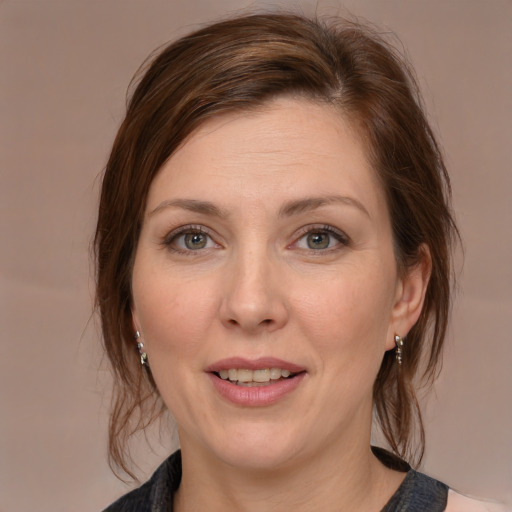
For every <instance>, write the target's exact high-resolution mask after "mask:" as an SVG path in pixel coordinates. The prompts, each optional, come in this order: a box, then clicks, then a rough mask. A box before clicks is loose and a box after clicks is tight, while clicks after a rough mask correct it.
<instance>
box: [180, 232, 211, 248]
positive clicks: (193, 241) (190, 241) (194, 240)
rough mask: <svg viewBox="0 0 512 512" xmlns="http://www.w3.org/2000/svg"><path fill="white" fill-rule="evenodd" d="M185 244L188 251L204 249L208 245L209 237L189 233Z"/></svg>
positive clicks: (185, 237) (184, 238)
mask: <svg viewBox="0 0 512 512" xmlns="http://www.w3.org/2000/svg"><path fill="white" fill-rule="evenodd" d="M183 243H184V244H185V247H186V248H187V249H190V250H192V251H194V250H197V249H204V248H205V247H206V246H207V244H208V235H205V234H204V233H187V234H186V235H184V237H183Z"/></svg>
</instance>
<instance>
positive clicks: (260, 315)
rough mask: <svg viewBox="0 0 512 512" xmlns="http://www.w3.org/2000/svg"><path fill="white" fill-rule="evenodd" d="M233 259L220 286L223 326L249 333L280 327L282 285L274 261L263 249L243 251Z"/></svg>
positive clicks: (284, 317) (284, 316)
mask: <svg viewBox="0 0 512 512" xmlns="http://www.w3.org/2000/svg"><path fill="white" fill-rule="evenodd" d="M235 260H236V261H234V262H232V264H231V265H230V267H229V277H228V278H227V279H226V280H225V282H224V285H223V292H224V293H223V300H222V304H221V309H220V315H221V320H222V323H223V325H224V326H225V327H226V328H229V329H240V330H242V331H245V332H246V333H249V334H257V333H259V332H273V331H276V330H278V329H281V328H282V327H283V326H284V325H285V324H286V322H287V321H288V310H287V307H286V301H285V294H286V286H285V284H284V282H283V281H284V279H283V276H282V273H280V272H279V269H278V268H277V265H276V263H275V262H273V261H272V258H271V257H270V256H269V255H268V254H266V253H265V251H259V252H257V251H247V252H244V253H243V254H239V255H238V256H236V258H235ZM280 274H281V275H280Z"/></svg>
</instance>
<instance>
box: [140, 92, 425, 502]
mask: <svg viewBox="0 0 512 512" xmlns="http://www.w3.org/2000/svg"><path fill="white" fill-rule="evenodd" d="M334 196H336V198H335V199H333V197H334ZM340 197H341V198H343V199H339V198H340ZM311 198H315V199H318V198H323V204H320V203H321V201H317V202H313V203H311V202H310V203H308V205H307V208H304V206H305V205H304V203H301V204H302V207H303V208H299V207H298V206H297V201H304V200H305V199H311ZM325 198H329V199H328V200H325ZM182 200H187V201H188V200H194V201H201V202H206V201H207V202H208V203H209V206H208V208H204V204H203V207H202V208H200V209H198V208H197V203H194V207H193V208H192V209H191V205H192V203H190V202H187V203H183V202H182ZM176 201H181V202H180V203H176ZM293 204H295V208H291V207H290V205H293ZM219 214H220V215H219ZM198 229H200V230H201V233H200V234H199V237H198V238H197V237H196V238H194V232H196V231H197V230H198ZM329 230H331V231H329ZM196 234H197V233H196ZM191 241H192V242H194V241H195V242H197V241H199V243H196V244H195V245H194V243H191ZM318 242H320V243H318ZM187 244H188V245H187ZM311 244H312V245H311ZM324 246H325V247H324ZM428 270H429V269H428V261H427V262H426V263H425V264H424V265H419V266H418V268H416V269H412V270H411V271H410V273H409V274H407V275H406V276H401V277H400V276H399V273H398V270H397V266H396V260H395V255H394V252H393V241H392V232H391V225H390V219H389V213H388V208H387V205H386V202H385V198H384V193H383V191H382V189H381V187H380V185H379V184H378V181H377V179H376V176H375V174H374V171H373V169H371V167H370V165H369V164H368V162H367V159H366V156H365V152H364V148H363V146H362V144H361V142H360V140H359V139H358V137H357V136H356V134H355V133H354V132H353V131H352V130H351V128H350V126H349V124H348V123H347V122H345V120H344V119H343V118H342V117H341V116H340V115H339V113H337V112H336V111H335V110H333V109H332V108H330V107H327V106H324V105H318V104H315V103H312V102H309V101H306V100H304V99H296V98H295V99H294V98H280V99H278V100H274V101H272V102H271V103H269V104H267V105H266V106H265V107H263V108H261V109H259V110H258V111H257V112H250V113H237V114H226V115H223V116H220V117H217V118H214V119H212V120H210V121H208V122H206V123H205V124H204V125H203V126H202V127H200V128H199V129H198V130H197V131H196V132H195V133H194V134H192V136H191V137H190V138H189V139H188V140H187V141H186V143H185V144H184V145H183V146H182V147H181V148H180V149H179V150H178V151H177V152H176V153H174V154H173V155H172V157H171V158H170V159H169V160H168V161H167V162H166V164H165V165H164V166H163V167H162V169H161V171H160V172H159V174H158V175H157V176H156V177H155V179H154V181H153V183H152V185H151V188H150V191H149V195H148V201H147V209H146V213H145V219H144V223H143V227H142V231H141V236H140V241H139V245H138V247H137V252H136V257H135V263H134V269H133V283H132V285H133V322H134V328H135V329H137V330H139V331H140V332H141V334H142V338H143V340H144V343H145V348H146V351H147V353H148V358H149V362H150V366H151V369H152V373H153V376H154V378H155V381H156V384H157V386H158V389H159V391H160V393H161V395H162V397H163V400H164V402H165V403H166V405H167V406H168V408H169V409H170V411H171V412H172V414H173V416H174V417H175V419H176V422H177V424H178V432H179V436H180V444H181V448H182V456H183V479H182V483H181V486H180V489H179V491H178V493H177V497H176V500H175V506H176V509H177V510H179V511H181V512H183V511H187V510H206V509H208V510H226V507H230V509H231V510H244V511H251V510H261V507H262V506H263V507H264V508H265V509H267V510H268V509H271V510H276V511H279V510H285V509H286V510H289V509H290V507H293V510H295V511H300V510H309V511H310V510H317V509H318V510H327V511H329V510H333V511H334V510H345V509H346V510H363V511H364V510H380V508H382V506H384V504H385V503H386V501H387V500H388V499H389V497H390V496H391V495H392V494H393V492H394V491H395V490H396V488H397V487H398V486H399V484H400V482H401V481H402V479H403V476H404V475H403V474H401V473H397V472H394V471H391V470H388V469H387V468H385V467H384V466H383V465H381V464H380V462H379V461H378V460H377V459H376V458H375V457H374V456H373V455H372V454H371V451H370V448H369V447H370V432H371V423H372V387H373V383H374V381H375V377H376V375H377V372H378V370H379V367H380V364H381V360H382V357H383V354H384V352H385V351H387V350H391V349H393V348H394V335H395V334H396V333H398V334H400V335H402V336H405V335H406V334H407V332H408V331H409V329H410V328H411V327H412V325H413V324H414V322H415V321H416V320H417V318H418V316H419V314H420V311H421V307H422V303H423V297H424V293H425V289H426V284H427V281H428ZM233 356H239V357H244V358H248V359H256V358H259V357H264V356H270V357H277V358H280V359H283V360H286V361H290V362H292V363H294V364H297V365H300V366H301V367H302V368H304V369H305V371H306V375H305V377H304V378H303V380H302V381H301V383H300V384H299V386H298V387H297V388H296V389H295V390H294V391H293V392H291V393H290V394H288V395H286V396H285V397H283V398H282V399H281V400H279V401H278V402H276V403H274V404H272V405H269V406H264V407H244V406H240V405H235V404H233V403H231V402H229V401H227V400H226V399H224V398H223V397H221V396H220V395H219V393H218V392H217V391H216V390H215V388H214V386H213V385H212V382H211V378H210V377H209V376H208V374H207V373H206V372H205V368H206V367H208V366H209V365H211V364H213V363H215V362H216V361H218V360H221V359H224V358H227V357H233ZM305 484H306V485H305ZM212 504H215V505H214V506H216V507H217V508H212ZM269 507H270V508H269ZM320 507H322V508H320Z"/></svg>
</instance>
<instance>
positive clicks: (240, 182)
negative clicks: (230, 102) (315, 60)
mask: <svg viewBox="0 0 512 512" xmlns="http://www.w3.org/2000/svg"><path fill="white" fill-rule="evenodd" d="M226 186H229V188H230V189H233V187H238V190H239V193H240V197H245V198H246V199H249V198H252V199H257V198H261V197H262V196H264V197H266V198H269V199H270V198H276V196H277V199H279V194H281V195H282V196H283V200H284V199H285V197H284V196H287V197H286V199H289V198H290V197H288V196H293V195H294V194H295V195H298V196H300V195H307V194H311V193H312V192H315V193H318V194H333V193H340V194H341V193H342V194H351V195H355V196H357V197H358V198H359V199H361V200H364V201H365V202H368V203H370V207H372V206H371V204H373V206H375V207H377V206H378V203H380V202H381V200H382V197H381V196H382V193H381V190H380V188H381V187H380V186H379V183H378V179H377V177H376V176H375V173H374V171H373V169H372V168H371V166H370V164H369V162H368V159H367V158H366V152H365V149H364V145H363V142H362V140H361V139H360V137H359V136H358V135H357V132H356V131H355V130H353V129H352V127H351V125H350V123H349V122H348V121H346V120H345V119H344V118H343V116H342V115H341V114H340V113H339V111H338V110H337V109H335V108H334V107H331V106H328V105H324V104H320V103H316V102H312V101H308V100H305V99H297V98H288V97H285V98H279V99H276V100H273V101H272V102H268V103H266V104H265V105H263V106H262V107H260V108H258V109H255V110H251V111H243V112H233V113H227V114H223V115H220V116H216V117H214V118H212V119H210V120H208V121H206V122H205V123H203V124H202V125H201V126H200V127H199V128H198V129H197V130H196V131H195V132H193V133H192V135H191V136H189V138H188V139H187V140H186V141H185V143H184V144H183V145H182V146H181V147H180V148H179V149H178V150H177V151H176V152H175V153H174V154H173V155H172V156H171V157H170V158H169V159H168V161H167V162H166V163H165V164H164V165H163V167H162V169H161V170H160V171H159V173H158V174H157V176H156V178H155V180H154V183H153V185H152V187H151V190H150V195H149V198H148V207H149V208H150V207H151V206H154V205H155V202H157V201H159V200H163V199H165V197H163V196H164V195H165V194H167V195H171V196H172V195H174V194H176V195H178V196H182V195H183V193H185V192H187V193H188V194H190V193H192V191H193V193H194V194H196V195H199V196H202V197H204V198H209V196H214V195H216V194H217V193H220V191H221V190H222V189H223V188H225V187H226Z"/></svg>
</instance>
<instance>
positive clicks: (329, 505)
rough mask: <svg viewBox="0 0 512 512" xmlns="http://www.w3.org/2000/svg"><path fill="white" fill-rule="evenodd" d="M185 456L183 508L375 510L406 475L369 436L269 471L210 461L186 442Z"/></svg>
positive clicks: (182, 511)
mask: <svg viewBox="0 0 512 512" xmlns="http://www.w3.org/2000/svg"><path fill="white" fill-rule="evenodd" d="M341 444H343V443H341ZM190 455H192V456H190ZM182 460H183V476H182V481H181V485H180V488H179V490H178V492H177V494H176V497H175V510H176V511H178V512H190V511H194V510H211V511H213V512H215V511H224V510H238V511H241V512H256V511H257V512H259V511H261V510H262V509H263V510H273V511H275V512H281V511H283V512H284V511H285V510H286V511H289V510H290V509H292V510H294V512H302V511H304V512H306V511H308V512H309V511H311V510H323V511H324V512H329V511H332V512H334V511H339V510H361V511H372V512H373V511H379V510H381V509H382V507H383V506H384V505H385V504H386V502H387V500H388V499H389V498H390V497H391V495H392V494H393V492H394V491H395V490H396V489H397V488H398V486H399V485H400V483H401V481H402V480H403V477H404V474H403V473H398V472H395V471H392V470H390V469H388V468H386V467H384V466H383V465H382V464H381V463H380V462H379V461H378V460H377V459H376V458H375V457H374V455H373V454H372V453H371V450H370V445H369V440H365V442H360V443H351V444H350V445H349V446H342V447H336V446H332V447H329V449H328V450H325V453H321V452H320V453H315V455H314V457H308V458H307V459H304V460H303V461H301V460H300V459H299V460H295V461H294V463H293V464H288V465H286V464H284V465H283V466H282V467H279V468H274V469H265V470H262V469H242V470H241V469H240V468H237V467H232V466H228V465H226V464H223V463H219V461H218V460H216V461H215V462H214V461H213V460H210V461H208V460H207V459H205V458H204V457H195V456H194V454H193V453H192V454H191V453H190V451H189V450H187V447H186V446H183V448H182ZM212 464H214V465H212ZM212 468H214V469H215V470H212Z"/></svg>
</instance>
